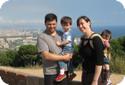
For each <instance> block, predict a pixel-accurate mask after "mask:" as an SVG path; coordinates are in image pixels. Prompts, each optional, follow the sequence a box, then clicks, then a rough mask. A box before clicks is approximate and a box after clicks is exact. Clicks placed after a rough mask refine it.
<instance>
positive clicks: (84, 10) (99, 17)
mask: <svg viewBox="0 0 125 85" xmlns="http://www.w3.org/2000/svg"><path fill="white" fill-rule="evenodd" d="M1 1H4V0H0V2H1ZM6 1H7V2H6V3H4V4H3V5H1V6H0V24H28V23H37V24H43V21H44V16H45V15H46V14H47V13H55V14H56V15H57V16H58V21H59V20H60V18H61V17H62V16H70V17H72V19H73V26H76V20H77V18H78V17H79V16H82V15H85V16H88V17H89V18H90V19H91V21H92V24H93V25H94V26H125V6H124V4H125V0H6ZM121 1H122V3H121ZM123 3H124V4H123Z"/></svg>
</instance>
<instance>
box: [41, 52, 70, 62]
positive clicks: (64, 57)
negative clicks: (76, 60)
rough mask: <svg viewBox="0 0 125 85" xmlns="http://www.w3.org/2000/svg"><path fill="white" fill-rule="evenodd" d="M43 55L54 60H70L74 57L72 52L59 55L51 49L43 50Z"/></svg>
mask: <svg viewBox="0 0 125 85" xmlns="http://www.w3.org/2000/svg"><path fill="white" fill-rule="evenodd" d="M41 55H42V56H43V57H44V58H45V59H47V60H53V61H59V60H63V61H69V60H70V59H71V58H72V55H71V54H65V55H57V54H53V53H50V52H49V51H43V52H41Z"/></svg>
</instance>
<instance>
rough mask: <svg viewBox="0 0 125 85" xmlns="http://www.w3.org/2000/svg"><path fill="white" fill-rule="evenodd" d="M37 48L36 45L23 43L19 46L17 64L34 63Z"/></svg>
mask: <svg viewBox="0 0 125 85" xmlns="http://www.w3.org/2000/svg"><path fill="white" fill-rule="evenodd" d="M36 51H37V48H36V46H34V45H22V46H20V47H19V50H18V55H17V57H16V59H15V64H16V66H27V65H32V63H33V60H34V57H35V56H36V55H34V53H36Z"/></svg>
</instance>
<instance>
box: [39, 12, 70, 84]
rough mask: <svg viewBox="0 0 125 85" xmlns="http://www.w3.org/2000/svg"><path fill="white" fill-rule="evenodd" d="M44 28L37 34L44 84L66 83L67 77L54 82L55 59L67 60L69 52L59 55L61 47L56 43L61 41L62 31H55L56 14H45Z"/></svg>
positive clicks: (55, 73) (56, 67) (55, 72)
mask: <svg viewBox="0 0 125 85" xmlns="http://www.w3.org/2000/svg"><path fill="white" fill-rule="evenodd" d="M45 26H46V29H45V31H44V32H43V33H40V34H39V35H38V39H37V47H38V52H40V53H41V56H42V60H43V71H44V85H68V79H67V78H66V79H64V80H63V81H62V82H60V83H57V82H55V78H56V76H57V69H58V65H57V61H61V60H62V61H69V60H70V59H71V55H70V54H66V55H61V52H62V48H60V47H58V46H57V45H56V42H57V41H61V36H62V33H61V32H58V31H56V27H57V16H56V15H55V14H53V13H49V14H47V15H46V16H45Z"/></svg>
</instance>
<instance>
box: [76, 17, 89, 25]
mask: <svg viewBox="0 0 125 85" xmlns="http://www.w3.org/2000/svg"><path fill="white" fill-rule="evenodd" d="M80 19H84V20H85V21H86V22H90V23H91V20H90V19H89V18H88V17H87V16H80V17H79V18H78V19H77V26H79V21H80ZM90 27H91V26H90Z"/></svg>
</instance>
